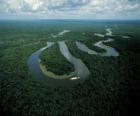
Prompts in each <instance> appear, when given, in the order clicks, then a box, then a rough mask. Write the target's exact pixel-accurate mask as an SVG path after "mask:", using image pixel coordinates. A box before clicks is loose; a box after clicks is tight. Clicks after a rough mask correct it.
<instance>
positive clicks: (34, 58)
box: [28, 28, 119, 86]
mask: <svg viewBox="0 0 140 116" xmlns="http://www.w3.org/2000/svg"><path fill="white" fill-rule="evenodd" d="M106 31H107V33H106V34H105V35H103V34H97V33H96V34H95V36H100V37H104V36H108V37H109V38H108V39H107V40H102V41H99V42H96V43H95V44H94V46H96V47H99V48H101V49H104V50H105V52H103V53H98V52H96V51H94V50H91V49H90V48H88V47H87V46H86V45H85V44H83V43H81V42H78V41H76V46H77V48H78V49H79V50H81V51H83V52H86V53H88V54H90V55H99V56H102V57H103V56H106V57H111V56H113V57H117V56H119V53H118V52H117V51H116V50H115V48H112V47H110V46H107V45H105V44H104V43H108V42H112V41H114V40H113V39H112V38H110V37H111V36H112V31H111V29H109V28H107V29H106ZM67 32H69V31H67V30H64V31H63V32H61V33H59V36H60V35H63V34H65V33H67ZM56 43H57V44H59V49H60V52H61V54H62V55H63V56H64V57H65V58H66V59H67V60H68V61H69V62H70V63H71V64H73V66H74V68H75V71H74V73H73V72H72V73H71V74H72V75H70V76H68V75H62V77H61V76H58V75H56V74H54V73H53V72H49V73H48V72H46V71H44V70H43V68H42V67H41V65H40V59H39V56H40V54H41V53H42V52H43V51H44V50H47V49H48V48H50V47H52V46H53V45H54V44H56ZM56 43H53V42H47V45H46V46H45V47H43V48H41V49H39V50H37V51H36V52H34V53H33V54H32V55H31V56H30V57H29V60H28V67H29V72H30V73H31V74H32V75H34V76H35V77H36V78H42V79H45V80H47V83H48V84H50V85H54V86H73V85H75V84H77V83H79V82H83V80H85V79H86V78H87V77H88V76H89V74H90V71H89V69H88V67H87V66H86V65H85V64H84V63H83V61H82V60H81V59H79V58H76V57H74V56H73V55H72V54H71V53H70V51H69V49H68V47H67V45H66V43H65V41H58V42H56ZM52 75H53V76H54V77H52ZM74 78H78V79H74ZM73 79H74V80H73Z"/></svg>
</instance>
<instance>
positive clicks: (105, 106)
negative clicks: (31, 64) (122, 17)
mask: <svg viewBox="0 0 140 116" xmlns="http://www.w3.org/2000/svg"><path fill="white" fill-rule="evenodd" d="M105 25H106V24H105ZM105 25H101V24H98V25H97V24H92V23H90V24H82V23H72V24H71V23H66V22H65V23H61V24H56V23H54V24H53V23H51V24H49V23H45V21H44V22H42V23H36V22H34V21H33V22H30V21H29V22H28V21H27V22H14V21H13V22H12V21H11V22H8V21H7V22H5V23H0V113H1V114H3V115H4V116H5V115H10V116H63V115H64V116H127V115H128V114H131V112H132V113H134V112H135V111H136V110H137V109H138V107H136V104H137V103H138V101H139V96H140V94H139V91H140V79H139V75H140V70H139V69H140V46H139V45H140V39H139V38H140V34H139V32H140V30H139V29H140V25H132V24H127V25H118V26H115V25H113V24H112V25H110V27H111V28H112V30H113V33H114V34H116V35H118V36H117V37H115V38H114V39H115V41H114V42H112V43H106V44H108V45H110V46H113V47H115V48H116V49H117V50H118V51H119V53H120V56H119V57H118V58H113V57H110V58H109V57H99V56H95V55H88V54H86V53H84V52H81V51H79V50H78V49H77V47H76V45H75V40H79V41H82V42H84V43H85V44H86V45H87V46H89V47H90V48H91V49H95V48H94V47H93V46H92V42H93V43H94V42H95V41H98V39H99V40H101V38H96V37H95V36H94V34H92V33H94V32H97V33H105ZM63 29H69V30H71V32H70V33H68V34H66V35H65V36H63V37H60V38H49V37H50V34H51V33H54V34H57V33H58V32H60V31H62V30H63ZM83 32H85V33H86V35H82V33H83ZM120 34H122V35H130V36H131V37H132V38H130V39H123V38H121V37H120V36H119V35H120ZM58 40H69V42H66V43H67V45H68V47H69V50H70V51H71V53H72V54H73V55H74V56H76V57H78V58H80V59H82V60H83V61H84V63H85V64H86V65H87V67H88V68H89V70H90V72H91V75H90V77H89V78H88V79H87V80H86V81H85V82H84V83H81V84H78V85H76V86H75V87H71V88H65V87H59V88H57V87H53V86H50V85H48V83H47V81H44V80H41V79H35V78H34V77H32V75H30V74H29V72H28V67H27V60H28V58H29V56H30V55H31V54H32V53H33V52H35V51H36V50H38V49H40V48H42V47H44V46H45V45H46V42H47V41H54V42H55V41H58ZM96 50H99V51H100V49H98V48H96ZM100 52H102V50H101V51H100ZM57 58H59V59H57ZM41 59H42V61H43V62H44V63H46V64H47V65H49V66H48V67H49V68H50V70H53V71H54V69H56V72H59V71H60V70H64V68H61V67H67V66H68V67H70V69H69V70H73V68H72V66H71V64H69V63H68V62H67V61H66V60H65V59H64V58H63V56H62V55H61V54H60V52H58V45H56V46H54V47H53V48H52V49H48V51H45V52H44V53H43V54H42V56H41ZM46 61H47V62H46ZM62 61H63V63H62ZM66 72H67V73H68V71H67V70H66ZM61 73H64V71H62V72H61ZM133 115H134V114H133Z"/></svg>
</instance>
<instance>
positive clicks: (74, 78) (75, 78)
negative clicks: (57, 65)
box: [70, 77, 80, 80]
mask: <svg viewBox="0 0 140 116" xmlns="http://www.w3.org/2000/svg"><path fill="white" fill-rule="evenodd" d="M78 79H80V77H72V78H70V80H78Z"/></svg>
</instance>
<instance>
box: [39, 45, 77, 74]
mask: <svg viewBox="0 0 140 116" xmlns="http://www.w3.org/2000/svg"><path fill="white" fill-rule="evenodd" d="M40 59H41V62H42V64H43V65H45V66H46V68H47V70H48V71H51V72H54V73H56V74H58V75H63V74H70V73H71V72H74V67H73V65H72V64H70V63H69V62H68V61H67V60H66V59H65V57H64V56H63V55H62V54H61V52H60V50H59V47H58V44H56V45H54V46H52V47H51V48H48V49H47V50H45V51H43V52H42V54H41V56H40Z"/></svg>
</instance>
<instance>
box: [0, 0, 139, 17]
mask: <svg viewBox="0 0 140 116" xmlns="http://www.w3.org/2000/svg"><path fill="white" fill-rule="evenodd" d="M0 19H140V0H0Z"/></svg>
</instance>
